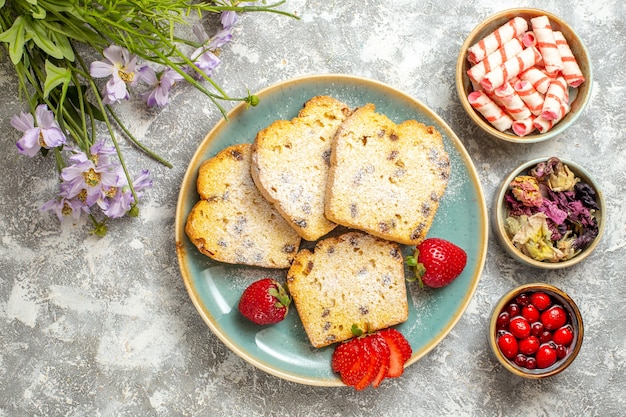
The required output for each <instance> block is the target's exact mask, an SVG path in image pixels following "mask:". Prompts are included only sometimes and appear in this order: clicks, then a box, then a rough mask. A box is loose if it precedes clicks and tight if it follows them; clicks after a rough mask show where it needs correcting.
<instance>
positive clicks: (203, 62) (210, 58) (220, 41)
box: [190, 24, 233, 79]
mask: <svg viewBox="0 0 626 417" xmlns="http://www.w3.org/2000/svg"><path fill="white" fill-rule="evenodd" d="M193 33H194V34H195V35H196V37H197V38H198V40H199V41H200V42H201V43H202V44H203V45H202V46H201V47H199V48H197V49H196V50H195V51H193V53H192V54H191V57H190V59H191V61H192V62H193V63H194V64H195V66H196V67H198V70H199V71H200V73H199V72H198V70H195V69H194V71H192V72H191V74H192V76H193V77H195V78H196V79H200V78H202V76H201V73H204V74H205V75H206V76H207V77H211V76H212V75H213V73H214V71H215V69H216V68H217V67H218V66H219V64H220V62H221V61H220V59H219V58H218V57H217V55H216V53H215V52H216V51H217V50H218V49H219V48H220V47H222V46H224V45H225V44H227V43H228V42H230V41H231V40H232V37H233V35H232V30H231V29H230V28H227V29H222V30H220V31H219V32H217V33H216V34H215V36H213V37H212V38H209V35H207V33H206V32H205V31H204V29H203V28H202V25H200V24H195V25H194V26H193Z"/></svg>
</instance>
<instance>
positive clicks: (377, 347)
mask: <svg viewBox="0 0 626 417" xmlns="http://www.w3.org/2000/svg"><path fill="white" fill-rule="evenodd" d="M371 337H372V339H373V340H372V341H371V343H372V348H373V351H374V352H376V354H377V355H379V356H380V358H381V363H380V368H379V369H378V373H377V374H376V376H374V379H373V380H372V387H374V388H378V387H379V386H380V384H381V383H382V382H383V379H385V377H386V376H387V372H389V363H390V360H391V351H390V350H389V345H387V342H386V341H385V339H384V338H383V337H382V336H381V335H380V334H378V333H376V334H374V335H373V336H371Z"/></svg>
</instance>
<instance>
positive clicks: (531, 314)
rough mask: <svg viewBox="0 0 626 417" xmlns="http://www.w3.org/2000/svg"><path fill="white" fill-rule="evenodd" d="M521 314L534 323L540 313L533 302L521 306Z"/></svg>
mask: <svg viewBox="0 0 626 417" xmlns="http://www.w3.org/2000/svg"><path fill="white" fill-rule="evenodd" d="M522 316H523V317H524V318H525V319H526V320H528V321H529V322H530V323H534V322H536V321H537V320H539V317H540V316H541V313H540V312H539V309H538V308H537V307H535V306H534V305H533V304H526V305H525V306H524V307H522Z"/></svg>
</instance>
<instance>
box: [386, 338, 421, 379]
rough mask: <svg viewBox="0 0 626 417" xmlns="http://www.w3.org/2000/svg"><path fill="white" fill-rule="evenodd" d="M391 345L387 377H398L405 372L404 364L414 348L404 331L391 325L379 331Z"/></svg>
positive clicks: (389, 345) (388, 344)
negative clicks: (403, 333) (405, 336)
mask: <svg viewBox="0 0 626 417" xmlns="http://www.w3.org/2000/svg"><path fill="white" fill-rule="evenodd" d="M378 334H380V335H381V336H382V337H383V338H384V339H385V342H387V346H388V347H389V370H388V371H387V375H386V377H387V378H397V377H399V376H400V375H402V373H404V364H405V363H406V361H408V360H409V359H410V358H411V355H412V354H413V350H412V349H411V345H410V344H409V342H408V341H407V340H406V339H405V338H404V336H403V335H402V333H400V332H399V331H398V330H396V329H394V328H392V327H390V328H388V329H384V330H381V331H379V332H378Z"/></svg>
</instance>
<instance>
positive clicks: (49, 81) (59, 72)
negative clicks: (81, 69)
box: [43, 60, 72, 98]
mask: <svg viewBox="0 0 626 417" xmlns="http://www.w3.org/2000/svg"><path fill="white" fill-rule="evenodd" d="M71 79H72V72H71V71H70V70H69V68H61V67H57V66H56V65H54V64H53V63H51V62H50V61H48V60H46V82H45V83H44V87H43V96H44V98H45V97H48V94H50V91H52V90H54V89H55V88H56V87H57V86H59V85H63V89H64V90H65V89H67V86H68V85H69V83H70V80H71Z"/></svg>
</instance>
